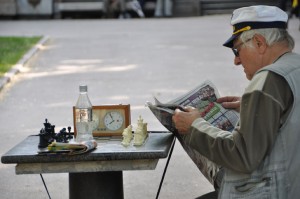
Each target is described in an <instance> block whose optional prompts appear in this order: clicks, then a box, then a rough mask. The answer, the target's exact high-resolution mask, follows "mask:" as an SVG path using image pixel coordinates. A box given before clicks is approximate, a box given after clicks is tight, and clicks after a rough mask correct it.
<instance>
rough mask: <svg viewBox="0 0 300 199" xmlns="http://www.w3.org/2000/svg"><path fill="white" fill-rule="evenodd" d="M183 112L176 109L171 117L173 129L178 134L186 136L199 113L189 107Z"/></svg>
mask: <svg viewBox="0 0 300 199" xmlns="http://www.w3.org/2000/svg"><path fill="white" fill-rule="evenodd" d="M185 111H186V112H183V111H181V110H179V109H176V110H175V113H174V115H173V117H172V119H173V122H174V124H175V127H176V129H177V130H178V132H179V133H180V134H187V133H188V131H189V129H190V127H191V125H192V123H193V122H194V120H195V119H197V118H199V117H200V112H199V111H198V110H197V109H195V108H192V107H189V108H186V109H185Z"/></svg>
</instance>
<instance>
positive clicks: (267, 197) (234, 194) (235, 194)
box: [230, 175, 277, 199]
mask: <svg viewBox="0 0 300 199" xmlns="http://www.w3.org/2000/svg"><path fill="white" fill-rule="evenodd" d="M230 198H232V199H240V198H247V199H258V198H259V199H276V198H277V196H276V183H275V181H274V177H273V176H272V175H268V176H264V177H261V178H258V177H257V178H251V179H248V180H246V181H243V182H242V181H240V182H235V183H234V185H233V186H232V189H231V193H230Z"/></svg>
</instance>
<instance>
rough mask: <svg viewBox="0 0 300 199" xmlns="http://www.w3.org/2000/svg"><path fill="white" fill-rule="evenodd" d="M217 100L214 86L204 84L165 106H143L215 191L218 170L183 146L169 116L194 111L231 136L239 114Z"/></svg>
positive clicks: (211, 163) (205, 159) (183, 143)
mask: <svg viewBox="0 0 300 199" xmlns="http://www.w3.org/2000/svg"><path fill="white" fill-rule="evenodd" d="M219 97H220V95H219V93H218V90H217V89H216V87H215V86H214V85H213V83H212V82H210V81H205V82H204V83H202V84H200V85H199V86H197V87H196V88H195V89H193V90H191V91H189V92H188V93H186V94H184V95H183V96H181V97H178V98H176V99H174V100H172V101H170V102H168V103H161V102H160V101H159V100H158V99H157V98H156V97H154V100H155V104H152V103H151V102H146V106H148V107H149V109H150V110H151V111H152V113H153V114H154V115H155V116H156V118H157V119H158V120H159V121H160V122H161V124H162V125H163V126H165V127H166V128H167V129H168V130H169V131H170V132H172V133H173V134H174V135H175V136H176V137H177V139H178V140H179V142H180V143H181V145H182V147H183V148H184V150H185V151H186V152H187V154H188V155H189V156H190V158H191V159H192V160H193V162H194V163H195V164H196V165H197V167H198V169H199V170H200V171H201V172H202V174H203V175H204V176H205V177H206V178H207V179H208V180H209V181H210V182H211V183H212V184H213V185H215V186H217V187H218V186H219V183H220V182H216V180H217V178H219V177H218V176H217V175H218V172H219V171H220V169H221V167H220V166H219V165H217V164H215V163H214V162H212V161H210V160H209V159H207V158H206V157H204V156H203V155H201V154H200V153H199V152H197V151H196V150H194V149H192V148H191V147H190V146H189V145H188V144H187V143H185V141H184V137H185V135H180V134H178V131H177V129H176V128H175V125H174V123H173V121H172V116H173V114H174V111H175V109H176V108H179V109H182V110H184V107H186V106H192V107H194V108H197V109H198V110H199V111H200V113H201V116H202V117H203V118H204V119H205V120H206V121H208V122H209V123H211V124H212V125H213V126H216V127H218V128H220V129H222V130H226V131H230V132H231V131H232V130H233V129H234V127H235V126H236V124H237V122H238V120H239V113H238V112H236V111H234V110H229V109H225V108H223V107H222V106H221V104H218V103H217V102H216V100H217V98H219ZM216 183H217V185H216Z"/></svg>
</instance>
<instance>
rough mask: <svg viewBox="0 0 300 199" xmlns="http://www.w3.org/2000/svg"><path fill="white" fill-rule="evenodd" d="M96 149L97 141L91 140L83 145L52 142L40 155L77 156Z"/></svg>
mask: <svg viewBox="0 0 300 199" xmlns="http://www.w3.org/2000/svg"><path fill="white" fill-rule="evenodd" d="M95 148H97V142H96V141H95V140H89V141H85V142H81V143H75V142H74V143H62V142H52V143H51V144H49V145H48V147H47V148H44V149H39V151H38V154H67V155H76V154H82V153H86V152H88V151H91V150H93V149H95Z"/></svg>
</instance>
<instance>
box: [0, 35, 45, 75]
mask: <svg viewBox="0 0 300 199" xmlns="http://www.w3.org/2000/svg"><path fill="white" fill-rule="evenodd" d="M41 38H42V37H0V77H1V76H3V74H4V73H5V72H7V71H9V69H10V68H11V67H12V66H13V65H15V64H16V63H17V62H18V61H19V60H20V59H21V58H22V56H23V55H24V54H25V53H26V52H27V51H28V50H29V49H30V48H31V47H32V46H34V45H35V44H36V43H37V42H38V41H39V40H40V39H41Z"/></svg>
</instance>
